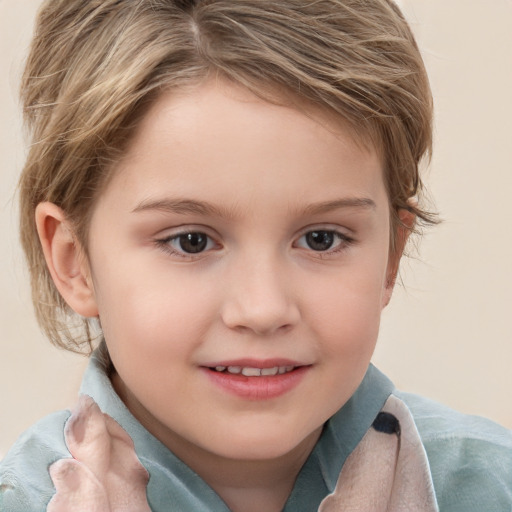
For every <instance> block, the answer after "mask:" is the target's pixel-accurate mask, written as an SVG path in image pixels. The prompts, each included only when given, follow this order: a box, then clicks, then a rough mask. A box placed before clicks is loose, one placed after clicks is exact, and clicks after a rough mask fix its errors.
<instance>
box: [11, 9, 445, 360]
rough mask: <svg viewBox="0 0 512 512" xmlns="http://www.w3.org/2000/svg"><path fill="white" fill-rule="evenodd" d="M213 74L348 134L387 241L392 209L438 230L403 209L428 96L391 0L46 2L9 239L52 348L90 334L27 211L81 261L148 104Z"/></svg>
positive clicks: (25, 92)
mask: <svg viewBox="0 0 512 512" xmlns="http://www.w3.org/2000/svg"><path fill="white" fill-rule="evenodd" d="M211 76H222V77H223V78H225V79H228V80H231V81H233V82H235V83H237V84H241V85H243V86H245V87H247V88H248V89H249V90H251V91H252V92H254V93H255V94H257V95H258V96H260V97H263V98H264V99H267V100H269V101H279V97H281V98H284V97H288V96H292V97H294V98H296V99H297V100H298V101H299V102H304V104H307V105H315V106H317V107H318V108H319V109H322V110H324V111H327V112H329V113H332V114H334V115H335V116H337V117H338V118H340V120H343V121H344V122H345V123H348V126H349V127H350V128H351V129H352V130H353V133H354V134H355V136H356V138H357V139H358V140H361V141H363V142H365V143H366V144H368V143H370V144H371V145H372V146H373V147H374V148H376V149H377V151H379V153H380V155H381V160H382V163H383V168H384V173H385V174H384V175H385V183H386V187H387V193H388V196H389V202H390V211H391V226H392V233H394V232H395V230H396V227H397V226H398V223H399V222H400V221H399V219H398V215H397V212H398V211H399V210H400V209H406V210H409V211H411V212H412V213H414V214H415V216H416V218H417V219H418V220H419V221H420V223H424V224H425V223H426V224H428V223H433V222H435V215H434V214H433V213H431V212H429V211H428V210H427V209H424V208H422V207H421V203H420V202H416V201H411V198H413V197H417V198H419V197H421V192H422V189H423V186H422V181H421V178H420V173H419V164H420V161H421V160H422V158H423V157H424V156H425V155H430V152H431V145H432V97H431V92H430V87H429V82H428V78H427V74H426V71H425V68H424V64H423V61H422V58H421V55H420V52H419V50H418V47H417V45H416V42H415V40H414V37H413V35H412V33H411V31H410V28H409V26H408V24H407V23H406V21H405V19H404V18H403V16H402V14H401V13H400V11H399V9H398V8H397V7H396V5H395V4H394V3H393V2H392V1H391V0H310V1H305V0H195V1H194V0H87V1H84V0H46V1H45V2H44V3H43V5H42V7H41V9H40V11H39V14H38V18H37V22H36V28H35V35H34V39H33V41H32V45H31V49H30V53H29V56H28V59H27V63H26V67H25V71H24V75H23V79H22V85H21V98H22V102H23V106H24V115H25V122H26V125H27V127H28V129H29V133H30V136H31V139H32V144H31V146H30V149H29V153H28V157H27V160H26V164H25V167H24V170H23V172H22V176H21V180H20V203H21V204H20V209H21V216H20V219H21V220H20V229H21V240H22V244H23V248H24V250H25V254H26V257H27V260H28V266H29V269H30V274H31V285H32V297H33V302H34V306H35V310H36V315H37V318H38V321H39V323H40V325H41V327H42V329H43V331H44V332H45V333H46V335H47V336H48V337H49V339H50V340H51V341H52V342H53V343H54V344H56V345H58V346H60V347H63V348H67V349H68V350H72V351H76V352H82V351H84V348H85V349H87V350H88V351H90V350H91V349H92V341H93V336H92V335H91V331H90V329H89V323H88V320H87V319H85V318H81V317H79V316H78V315H76V314H75V313H74V312H73V311H72V310H71V309H70V308H69V306H68V305H67V304H66V303H65V301H64V300H63V299H62V297H61V296H60V294H59V293H58V291H57V289H56V287H55V285H54V283H53V281H52V279H51V276H50V274H49V271H48V268H47V266H46V262H45V259H44V256H43V252H42V248H41V244H40V242H39V239H38V235H37V230H36V226H35V219H34V211H35V208H36V206H37V204H39V203H40V202H43V201H50V202H52V203H55V204H56V205H57V206H59V207H60V208H62V209H63V211H64V212H65V214H66V215H67V218H68V220H69V221H70V222H71V224H72V225H73V227H74V229H75V232H76V237H77V239H78V241H79V242H80V243H81V245H82V246H83V247H84V248H85V250H87V228H88V223H89V219H90V214H91V211H92V209H93V206H94V204H95V200H96V198H97V197H98V195H99V194H100V193H101V191H102V189H103V188H104V187H105V184H106V183H107V181H108V179H109V176H110V174H111V172H110V171H111V169H112V167H113V163H115V162H116V161H118V160H119V158H120V156H121V155H122V152H123V150H124V149H125V148H126V146H127V144H128V143H129V141H130V137H131V136H132V135H133V132H134V130H135V129H136V127H137V123H138V121H139V120H140V119H141V117H142V116H143V115H144V113H145V112H146V111H147V109H148V107H149V105H151V104H152V102H154V101H155V99H156V98H157V97H158V96H159V94H161V93H162V91H164V90H165V91H167V90H173V89H176V88H180V87H185V86H187V85H193V84H198V83H200V82H201V81H204V80H206V79H207V78H208V77H211ZM276 91H277V92H278V94H277V98H276V94H275V93H276ZM391 238H392V240H393V238H394V237H393V234H392V236H391ZM73 320H74V321H73Z"/></svg>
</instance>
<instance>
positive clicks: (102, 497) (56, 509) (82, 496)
mask: <svg viewBox="0 0 512 512" xmlns="http://www.w3.org/2000/svg"><path fill="white" fill-rule="evenodd" d="M50 477H51V479H52V481H53V484H54V486H55V489H56V493H55V495H54V496H53V498H52V499H51V501H50V503H49V504H48V507H47V509H46V510H47V512H83V511H84V510H86V511H87V512H111V509H110V506H109V502H108V498H107V495H106V492H105V489H104V488H103V486H102V484H101V483H100V482H99V481H98V479H97V478H96V477H95V476H94V474H93V473H92V472H91V471H90V470H89V469H88V468H87V467H85V466H84V465H83V464H81V463H80V462H78V461H76V460H74V459H61V460H59V461H57V462H55V463H54V464H52V465H51V466H50Z"/></svg>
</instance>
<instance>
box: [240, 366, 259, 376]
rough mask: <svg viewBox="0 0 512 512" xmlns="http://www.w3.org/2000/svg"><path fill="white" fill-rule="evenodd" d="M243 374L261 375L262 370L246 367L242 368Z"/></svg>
mask: <svg viewBox="0 0 512 512" xmlns="http://www.w3.org/2000/svg"><path fill="white" fill-rule="evenodd" d="M242 375H245V376H246V377H259V376H260V375H261V370H260V369H259V368H244V369H243V370H242Z"/></svg>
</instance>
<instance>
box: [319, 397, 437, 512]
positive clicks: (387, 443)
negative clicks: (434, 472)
mask: <svg viewBox="0 0 512 512" xmlns="http://www.w3.org/2000/svg"><path fill="white" fill-rule="evenodd" d="M382 412H387V413H390V414H392V415H393V416H395V418H397V419H398V421H399V422H400V435H397V434H387V433H382V432H377V431H376V430H375V429H373V428H370V430H368V432H367V433H366V435H365V436H364V437H363V439H362V441H361V442H360V443H359V444H358V446H357V448H356V449H355V450H354V451H353V452H352V453H351V455H350V456H349V458H348V459H347V461H346V462H345V464H344V466H343V469H342V471H341V474H340V477H339V479H338V482H337V484H336V489H335V490H334V492H333V493H332V494H331V495H329V496H327V497H326V498H325V499H324V500H323V501H322V503H321V504H320V508H319V509H318V512H438V510H439V509H438V506H437V501H436V498H435V493H434V488H433V484H432V478H431V475H430V468H429V464H428V460H427V455H426V453H425V450H424V448H423V444H422V442H421V439H420V436H419V434H418V431H417V429H416V425H415V424H414V420H413V418H412V415H411V413H410V411H409V409H408V408H407V406H406V405H405V404H404V403H403V402H402V401H401V400H399V399H398V398H396V397H394V396H391V397H389V399H388V400H387V401H386V403H385V404H384V407H383V408H382Z"/></svg>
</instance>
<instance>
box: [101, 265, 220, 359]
mask: <svg viewBox="0 0 512 512" xmlns="http://www.w3.org/2000/svg"><path fill="white" fill-rule="evenodd" d="M124 267H126V266H124ZM130 267H131V268H123V266H122V265H121V266H117V267H115V268H110V269H107V271H106V272H102V274H101V275H97V282H98V283H99V284H100V285H99V286H97V287H96V289H97V303H98V309H99V314H100V321H101V324H102V328H103V333H104V336H105V339H106V340H107V343H108V345H109V349H111V351H116V347H117V346H118V345H119V346H122V347H123V352H132V353H133V352H136V351H141V352H142V351H144V352H146V353H147V352H148V349H151V353H152V354H154V355H155V356H156V357H164V358H165V356H166V353H167V354H168V353H171V352H172V353H173V354H176V353H179V352H183V351H185V350H190V349H192V348H193V347H194V345H195V344H198V343H200V341H201V339H202V337H203V335H204V334H205V331H206V329H207V325H209V324H210V323H211V321H212V318H213V317H214V316H215V311H216V304H215V302H214V301H212V300H211V295H212V293H211V290H208V289H207V288H206V289H205V287H204V286H198V284H197V282H196V281H195V282H193V283H191V282H190V279H188V278H187V276H186V274H183V273H182V274H180V273H174V274H173V275H171V274H169V273H167V274H166V273H165V272H160V271H159V269H158V267H155V266H153V267H152V268H150V267H149V266H146V267H142V270H138V271H134V270H133V269H134V268H135V269H137V268H141V267H140V266H139V267H137V266H130ZM126 276H129V277H126Z"/></svg>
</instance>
